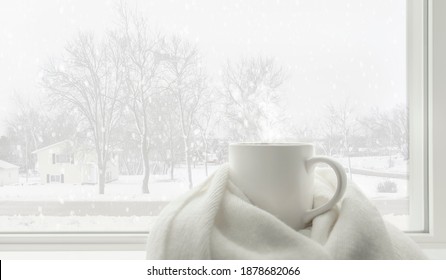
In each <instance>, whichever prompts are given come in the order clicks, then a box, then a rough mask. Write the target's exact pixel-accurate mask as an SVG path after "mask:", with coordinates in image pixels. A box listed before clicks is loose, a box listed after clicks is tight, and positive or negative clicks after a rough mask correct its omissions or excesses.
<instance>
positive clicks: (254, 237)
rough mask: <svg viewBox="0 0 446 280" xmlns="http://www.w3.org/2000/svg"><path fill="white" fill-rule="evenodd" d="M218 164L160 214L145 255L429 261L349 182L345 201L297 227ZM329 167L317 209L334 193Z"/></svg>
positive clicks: (319, 177) (320, 180)
mask: <svg viewBox="0 0 446 280" xmlns="http://www.w3.org/2000/svg"><path fill="white" fill-rule="evenodd" d="M228 173H229V169H228V165H223V166H221V167H220V168H219V169H218V170H217V171H216V172H214V174H213V175H211V176H210V177H209V178H208V179H206V181H205V182H203V183H202V184H201V185H199V186H197V187H195V188H194V189H193V190H191V191H190V192H189V193H187V194H185V195H184V196H182V197H180V198H179V199H177V200H175V201H172V202H171V203H170V204H168V205H167V206H166V207H165V208H164V209H163V211H162V212H161V213H160V215H159V217H158V218H157V221H156V222H155V224H154V226H153V228H152V230H151V231H150V233H149V237H148V241H147V242H148V243H147V258H148V259H424V258H425V255H424V254H423V253H422V252H421V250H420V249H419V248H418V247H417V245H416V244H415V243H414V242H413V241H412V240H411V239H410V238H408V237H407V236H406V235H405V234H404V233H402V232H401V231H399V230H398V229H396V228H395V227H394V226H392V225H390V224H388V223H386V222H384V221H383V219H382V217H381V215H380V214H379V213H378V211H377V209H376V208H375V207H374V206H373V205H372V204H371V202H370V201H369V200H368V199H367V198H366V197H365V196H364V195H363V194H362V193H361V192H360V191H359V190H358V189H357V187H356V186H355V185H354V184H353V183H351V182H350V183H349V185H348V188H347V192H346V194H345V196H344V199H343V200H342V201H340V202H339V203H338V205H337V206H335V207H334V208H333V209H332V210H330V211H328V212H326V213H325V214H322V215H320V216H318V217H316V218H315V219H314V220H313V222H312V225H311V227H309V228H306V229H303V230H300V231H296V230H293V229H292V228H290V227H289V226H287V225H286V224H284V223H283V222H282V221H280V220H279V219H277V218H276V217H275V216H273V215H271V214H269V213H268V212H266V211H263V210H262V209H260V208H258V207H256V206H255V205H253V204H252V203H251V202H250V201H249V199H248V198H247V197H246V196H245V195H244V194H243V193H242V192H241V191H240V190H239V189H238V188H237V187H236V186H234V185H233V184H232V183H231V182H230V181H229V180H228ZM335 186H336V179H335V175H334V173H333V172H332V171H331V169H319V170H318V171H317V172H316V173H315V185H314V207H318V206H320V205H323V204H324V203H326V202H327V201H328V200H329V199H330V198H331V196H332V194H333V193H334V191H335V188H336V187H335Z"/></svg>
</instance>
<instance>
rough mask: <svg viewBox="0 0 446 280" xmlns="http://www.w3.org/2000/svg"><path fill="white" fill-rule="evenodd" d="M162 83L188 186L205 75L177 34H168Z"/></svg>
mask: <svg viewBox="0 0 446 280" xmlns="http://www.w3.org/2000/svg"><path fill="white" fill-rule="evenodd" d="M165 53H166V55H168V56H169V60H167V61H166V64H165V67H166V68H165V69H166V72H165V75H163V76H165V84H166V88H167V91H168V94H169V95H170V96H171V97H172V98H171V100H172V105H173V108H172V112H174V113H175V114H176V116H177V118H178V123H179V126H180V130H181V137H182V138H183V147H184V155H185V158H186V165H187V174H188V182H189V187H190V188H192V185H193V179H192V151H191V144H192V138H193V130H194V127H195V124H196V121H195V120H196V118H197V115H198V111H199V108H200V106H202V104H203V100H204V98H203V96H204V95H205V93H206V90H207V89H206V78H205V76H204V73H203V69H202V67H201V61H200V57H199V55H198V50H197V48H196V46H194V45H193V44H191V43H190V42H188V41H187V40H185V39H183V38H180V37H178V36H174V37H171V38H170V39H169V41H168V43H167V44H166V51H165Z"/></svg>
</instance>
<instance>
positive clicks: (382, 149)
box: [0, 0, 428, 233]
mask: <svg viewBox="0 0 446 280" xmlns="http://www.w3.org/2000/svg"><path fill="white" fill-rule="evenodd" d="M414 2H415V1H405V0H392V1H388V0H386V1H384V0H383V1H370V0H362V1H357V0H337V1H331V0H324V1H323V0H321V1H277V2H276V1H271V2H268V1H266V2H261V3H260V2H258V1H254V0H252V1H240V0H232V1H225V2H224V3H223V2H221V3H212V4H211V3H210V2H209V1H204V0H203V1H193V2H192V1H178V2H177V3H175V4H172V3H170V2H168V3H167V2H164V1H160V2H145V1H138V10H139V13H138V12H136V13H133V12H131V13H128V14H127V17H125V16H123V15H125V13H121V12H122V11H123V10H122V9H129V10H130V11H134V10H135V6H134V5H133V4H132V3H133V2H131V3H129V5H128V6H126V7H111V6H108V5H107V4H105V2H102V1H101V2H96V3H91V2H88V1H76V3H72V2H67V1H61V2H60V3H57V4H55V3H54V2H52V1H43V2H39V3H28V4H27V6H26V7H22V6H21V5H22V4H21V3H3V4H0V5H2V6H4V8H2V9H0V18H5V19H6V20H5V24H4V26H3V30H4V32H5V34H6V38H8V44H6V45H4V46H0V59H1V60H2V63H1V64H0V74H1V75H5V76H8V77H10V79H9V80H8V82H7V83H5V84H2V85H0V92H11V91H12V89H13V88H17V87H20V86H22V87H24V88H23V89H22V90H20V91H18V92H23V94H16V96H15V97H14V98H11V99H9V98H7V97H6V96H1V98H2V101H4V102H3V103H4V104H8V105H7V106H8V107H5V108H4V109H5V110H4V112H5V113H3V115H2V116H1V117H3V118H4V119H6V118H8V119H12V120H14V121H13V122H10V123H9V124H8V125H6V124H4V125H3V130H2V134H3V136H2V137H3V138H4V139H6V140H8V141H2V143H3V142H5V143H9V144H8V145H7V146H5V147H6V148H5V149H4V150H6V151H7V152H8V157H10V158H11V159H12V160H11V161H12V162H17V163H19V164H20V167H21V170H26V172H22V174H21V177H20V181H21V183H23V185H24V188H21V189H20V195H19V196H18V188H17V187H15V186H14V185H12V184H11V186H6V187H3V188H1V189H0V193H1V195H0V197H1V198H2V199H9V198H11V197H14V199H15V200H16V201H17V202H20V200H25V201H31V202H29V203H32V204H33V206H34V205H35V206H36V207H33V209H39V207H40V209H41V208H42V207H51V209H56V210H54V211H56V212H58V213H65V214H66V215H64V216H60V215H59V214H58V215H55V214H54V215H52V214H51V213H50V212H48V211H45V213H46V214H45V215H44V216H42V215H40V214H41V213H39V212H38V211H39V210H37V212H36V211H34V212H32V211H29V209H22V208H20V203H17V207H15V208H14V207H12V208H11V212H8V213H3V214H2V215H1V218H0V219H3V221H2V222H1V223H0V231H3V232H11V231H12V232H21V233H32V232H53V233H54V232H55V233H82V232H115V233H116V232H133V233H135V232H136V233H144V232H147V231H148V230H149V229H150V226H151V223H152V222H153V220H154V218H155V217H156V215H157V214H158V213H159V211H160V210H161V209H162V208H163V206H164V205H166V204H167V203H168V202H169V201H170V200H172V199H174V198H175V197H177V196H179V195H181V194H182V193H184V192H187V191H188V190H189V188H190V186H192V185H194V184H196V183H198V182H200V181H201V180H203V179H204V178H205V177H206V176H207V175H208V174H210V173H211V172H212V171H213V170H215V169H216V168H218V166H219V165H220V164H221V163H222V162H225V161H226V160H227V158H226V154H227V144H228V142H231V141H304V142H312V143H314V145H315V147H316V150H317V152H318V153H319V154H326V155H329V156H332V157H334V158H336V159H337V160H339V161H340V162H341V163H342V164H344V166H345V167H346V169H347V170H348V176H349V177H350V179H352V180H353V181H355V182H356V183H357V184H358V186H359V187H360V188H361V189H362V191H363V192H364V193H366V194H367V195H368V196H369V197H370V199H371V200H372V201H373V202H374V203H375V205H376V206H377V207H378V209H379V210H380V212H381V213H382V214H383V216H384V217H385V218H386V219H387V220H388V221H390V222H392V223H394V224H395V225H397V226H398V227H400V228H401V229H403V230H406V231H411V232H423V231H426V230H427V229H428V224H427V222H428V219H427V218H426V215H427V213H428V211H426V210H425V209H426V207H427V204H426V203H425V202H426V198H427V196H426V191H425V188H424V187H425V186H427V185H426V182H425V181H426V178H427V171H426V169H425V166H427V165H426V139H419V138H420V137H418V138H417V136H416V135H425V134H426V135H427V132H426V129H427V127H426V124H425V122H424V118H425V115H426V114H427V113H426V103H425V102H426V100H425V96H424V93H425V84H426V81H425V80H424V78H425V72H424V66H425V65H424V63H425V61H424V55H425V53H424V51H423V50H424V44H423V42H425V39H426V38H425V37H424V36H425V35H424V29H423V26H424V22H423V21H422V20H421V21H418V20H419V15H418V14H417V11H419V10H417V9H414V8H413V7H412V6H413V5H418V4H414ZM420 3H421V2H420ZM172 7H175V8H172ZM5 11H8V12H5ZM25 11H26V13H27V17H22V15H23V14H24V13H25ZM413 14H417V16H413ZM137 17H142V19H144V20H145V21H146V23H147V26H148V27H149V30H148V32H147V33H145V30H144V28H145V27H144V26H141V25H139V24H138V22H140V21H135V18H137ZM98 18H100V19H102V20H101V21H98V20H96V19H98ZM420 18H423V16H421V17H420ZM423 20H424V19H423ZM123 21H124V22H126V23H128V24H127V25H125V24H120V23H123ZM50 23H51V24H50ZM54 23H57V24H54ZM123 26H128V28H129V29H128V30H123V29H122V28H124V27H123ZM79 30H80V33H79V32H78V31H79ZM110 30H112V31H114V32H115V33H113V34H118V35H117V36H116V37H113V36H110V35H108V34H110V33H109V32H107V31H110ZM92 34H94V35H92ZM138 34H139V35H141V34H144V36H147V40H148V41H147V42H150V44H148V45H144V44H145V42H146V41H138V38H141V37H138ZM406 34H407V35H408V36H406ZM419 34H421V35H420V36H419ZM126 36H128V37H126ZM159 36H162V37H163V39H160V37H159ZM417 36H418V37H417ZM27 40H32V42H35V43H33V44H32V42H31V41H30V42H28V41H27ZM121 40H122V41H121ZM122 44H128V45H126V48H122V49H121V47H122V46H123V45H122ZM138 44H140V45H141V44H142V46H143V47H145V48H150V51H149V52H148V53H149V55H147V57H146V59H145V60H144V61H146V62H147V65H145V66H144V67H140V68H138V67H135V65H137V64H138V63H139V62H138V60H137V59H138V58H140V57H141V56H140V55H141V53H138V51H139V50H140V49H139V48H137V47H136V46H138ZM85 46H88V47H91V48H90V49H91V50H94V52H98V53H99V52H100V54H101V55H102V57H104V58H106V60H104V61H106V63H103V61H91V59H94V56H86V57H73V56H72V54H73V53H76V52H77V51H81V50H82V47H85ZM420 50H421V51H420ZM79 53H80V52H79ZM117 53H118V54H120V55H122V57H127V58H129V57H130V58H131V59H125V60H119V59H118V58H119V57H115V56H114V55H116V54H117ZM420 53H421V55H420ZM122 57H121V58H122ZM76 59H79V61H75V60H76ZM188 59H190V60H188ZM124 61H125V62H126V63H124ZM89 62H95V63H99V64H98V68H97V69H96V70H97V71H98V73H95V74H98V76H101V77H104V78H103V79H101V80H99V81H97V80H95V79H93V76H92V75H91V73H89V71H87V70H88V69H86V68H82V65H86V63H87V64H88V63H89ZM101 63H103V64H101ZM132 63H135V64H134V65H132ZM179 65H183V66H184V67H185V68H184V69H185V70H184V69H183V70H184V73H181V75H182V76H181V77H179V76H178V73H179V72H178V71H179V70H182V69H180V68H177V67H178V66H179ZM111 66H113V67H111ZM414 69H415V70H414ZM114 70H116V71H115V72H113V71H114ZM138 71H139V72H138ZM419 71H421V72H422V74H421V77H423V79H422V78H419V77H420V75H418V74H420V72H419ZM122 73H126V75H125V77H126V80H125V81H124V80H123V79H124V78H123V77H124V76H123V75H122ZM36 80H37V81H36ZM111 81H113V82H111ZM95 83H96V84H95ZM174 86H176V87H177V88H172V87H174ZM98 88H102V89H105V88H107V89H108V90H107V91H105V90H104V92H103V93H101V94H99V95H97V96H95V95H94V93H95V90H93V89H98ZM29 89H37V90H38V92H40V95H39V98H34V97H33V96H32V95H31V94H29V95H28V94H26V92H34V91H31V90H29ZM142 89H144V90H142ZM92 98H98V99H97V100H100V101H101V102H102V103H101V104H102V105H103V106H102V107H98V108H97V110H99V111H98V113H97V114H91V112H90V111H89V106H90V105H91V103H90V102H91V100H92ZM99 98H102V99H99ZM15 99H17V100H19V101H15ZM42 100H44V102H41V101H42ZM95 100H96V99H95ZM54 104H58V105H59V106H54ZM101 110H102V111H101ZM43 112H45V113H43ZM408 112H410V114H409V113H408ZM36 115H37V116H38V117H36ZM419 120H423V121H419ZM48 124H49V126H48ZM39 127H42V128H44V127H49V128H50V129H32V128H39ZM64 140H70V141H74V142H75V143H76V145H75V147H76V149H78V150H79V152H83V154H84V155H85V156H84V158H83V159H79V164H76V166H72V168H71V167H70V169H69V170H68V167H67V169H66V170H53V169H52V168H54V166H46V164H45V163H44V162H43V161H42V159H41V158H40V156H38V155H37V156H36V155H35V154H32V152H33V151H34V150H39V149H42V148H45V147H46V146H50V145H53V144H55V143H58V142H60V141H64ZM2 145H3V144H2ZM86 151H88V152H86ZM110 151H113V152H112V153H113V154H115V155H116V156H113V158H109V157H107V156H102V155H106V154H108V153H109V152H110ZM76 152H78V151H76ZM72 158H73V156H72V155H71V156H70V155H67V154H56V155H55V158H54V160H53V161H55V162H57V163H70V162H71V163H72ZM36 165H37V166H39V169H40V170H36V168H35V166H36ZM93 167H94V168H93ZM45 168H47V169H45ZM96 168H97V169H96ZM101 168H102V169H101ZM420 168H421V169H420ZM44 169H45V170H48V173H43V172H42V171H41V170H44ZM96 170H97V171H96ZM417 170H418V171H417ZM420 170H421V171H420ZM55 172H58V174H62V173H64V174H65V176H66V177H65V180H66V181H68V177H70V178H72V177H73V178H78V179H79V183H76V184H69V183H65V184H64V185H63V186H57V189H56V188H53V187H54V186H50V185H45V184H44V183H42V181H45V180H46V179H45V177H42V176H45V175H44V174H56V173H55ZM143 174H150V176H149V177H146V178H144V175H143ZM101 176H104V178H103V180H101V179H100V177H101ZM81 177H95V178H97V177H99V180H96V179H94V180H93V179H89V180H86V181H82V180H83V179H82V178H81ZM144 179H146V180H148V182H149V183H148V185H145V183H144V182H146V181H145V180H144ZM49 180H50V181H51V182H61V181H62V177H61V176H60V175H50V178H49ZM102 181H104V182H107V183H106V184H105V186H103V185H101V184H100V182H102ZM90 182H95V183H90ZM24 190H29V192H28V191H24ZM111 208H112V209H114V210H113V211H110V209H111ZM37 218H39V219H41V220H40V221H42V219H43V221H44V222H41V223H33V221H34V220H35V219H37ZM24 225H26V226H24Z"/></svg>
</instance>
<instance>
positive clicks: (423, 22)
mask: <svg viewBox="0 0 446 280" xmlns="http://www.w3.org/2000/svg"><path fill="white" fill-rule="evenodd" d="M445 14H446V1H442V0H407V21H408V22H407V23H408V25H407V26H408V34H407V35H408V36H407V37H408V41H407V42H408V44H407V69H408V72H407V73H408V76H407V80H408V85H407V89H408V101H409V110H410V111H411V112H412V113H411V115H410V116H417V117H412V118H411V117H410V116H409V124H410V126H411V127H412V128H413V129H411V131H418V132H419V131H423V133H422V137H420V136H417V135H416V134H415V133H409V140H410V143H411V144H410V145H411V148H410V149H411V159H414V157H415V160H416V163H415V164H411V166H410V168H411V170H410V172H411V174H416V175H415V176H413V177H414V178H411V180H412V179H413V180H414V181H415V182H416V183H417V184H422V185H423V186H424V188H411V189H412V190H415V192H412V190H411V192H412V193H410V196H412V197H415V196H416V195H423V197H424V198H425V199H424V202H425V203H424V204H423V205H420V203H419V202H416V200H411V201H410V204H411V206H410V211H411V212H414V211H419V210H420V209H423V208H424V210H425V211H424V216H423V217H422V218H423V219H424V228H425V230H424V231H423V232H413V233H408V236H410V237H411V238H412V239H413V240H415V241H416V242H417V243H418V244H419V245H420V246H421V247H422V248H423V249H433V248H434V249H446V219H444V218H443V219H442V217H441V213H446V188H445V187H443V186H444V185H446V172H444V171H443V170H442V167H443V165H444V164H443V163H442V158H446V147H444V144H443V143H446V129H444V128H443V126H444V125H443V123H442V121H443V120H446V110H445V109H444V108H446V95H445V94H443V95H442V92H446V77H443V78H442V75H446V51H445V50H446V17H443V15H445ZM419 42H423V43H422V44H420V43H419ZM419 116H423V117H422V118H419ZM412 168H413V169H412ZM414 171H418V172H415V173H414ZM426 198H427V199H426ZM418 201H419V200H418ZM419 218H420V217H418V218H417V219H418V222H419ZM147 235H148V234H147V233H48V234H42V233H20V234H1V233H0V251H67V250H68V251H70V250H76V251H87V250H91V251H141V250H144V249H145V243H146V239H147Z"/></svg>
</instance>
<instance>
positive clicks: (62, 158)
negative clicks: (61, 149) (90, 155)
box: [56, 154, 73, 163]
mask: <svg viewBox="0 0 446 280" xmlns="http://www.w3.org/2000/svg"><path fill="white" fill-rule="evenodd" d="M72 159H73V157H72V155H67V154H57V155H56V163H71V162H72Z"/></svg>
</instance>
